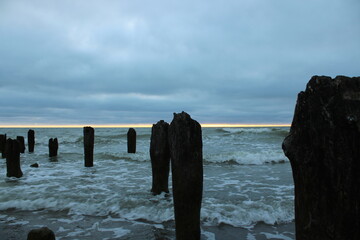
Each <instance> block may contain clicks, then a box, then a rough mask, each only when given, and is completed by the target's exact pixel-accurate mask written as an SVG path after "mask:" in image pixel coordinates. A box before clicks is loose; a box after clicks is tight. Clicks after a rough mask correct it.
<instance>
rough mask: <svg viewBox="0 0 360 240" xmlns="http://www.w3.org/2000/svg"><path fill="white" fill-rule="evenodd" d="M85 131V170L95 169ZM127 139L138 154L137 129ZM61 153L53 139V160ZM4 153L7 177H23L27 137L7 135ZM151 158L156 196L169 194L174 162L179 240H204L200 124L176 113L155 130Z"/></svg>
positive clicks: (90, 135) (0, 143)
mask: <svg viewBox="0 0 360 240" xmlns="http://www.w3.org/2000/svg"><path fill="white" fill-rule="evenodd" d="M83 130H84V161H85V167H92V166H93V161H94V135H95V131H94V128H92V127H84V129H83ZM34 136H35V133H34V131H33V130H29V132H28V145H29V152H33V151H34V143H35V138H34ZM4 139H5V140H4ZM127 139H128V153H135V152H136V131H135V129H133V128H130V129H129V131H128V133H127ZM4 146H5V148H4ZM57 149H58V141H57V138H55V139H52V138H51V139H50V140H49V156H50V157H53V156H56V155H57ZM0 150H1V151H2V153H3V154H5V157H6V164H7V176H8V177H17V178H19V177H21V176H22V175H23V173H22V171H21V167H20V152H21V153H23V152H24V151H25V143H24V137H17V139H16V140H12V139H10V138H9V139H7V140H6V135H0ZM3 156H4V155H3ZM150 158H151V167H152V188H151V192H152V193H153V194H154V195H158V194H161V193H162V192H165V193H168V192H169V188H168V178H169V171H170V161H171V171H172V184H173V188H172V190H173V200H174V210H175V211H174V212H175V227H176V239H177V240H183V239H184V240H185V239H186V240H192V239H194V240H195V239H196V240H198V239H200V209H201V201H202V190H203V162H202V133H201V126H200V124H199V123H198V122H197V121H195V120H193V119H191V117H190V115H188V114H187V113H185V112H182V113H179V114H175V113H174V119H173V121H172V122H171V124H168V123H167V122H165V121H163V120H161V121H159V122H157V123H156V124H154V125H153V127H152V130H151V141H150Z"/></svg>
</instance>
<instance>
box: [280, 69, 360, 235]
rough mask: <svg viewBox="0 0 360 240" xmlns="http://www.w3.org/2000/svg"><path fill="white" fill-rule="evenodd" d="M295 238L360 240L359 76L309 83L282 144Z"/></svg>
mask: <svg viewBox="0 0 360 240" xmlns="http://www.w3.org/2000/svg"><path fill="white" fill-rule="evenodd" d="M283 150H284V153H285V155H286V156H287V157H288V158H289V160H290V162H291V167H292V170H293V178H294V184H295V226H296V239H299V240H300V239H301V240H310V239H332V240H340V239H347V240H355V239H360V77H356V78H348V77H343V76H338V77H336V78H335V79H331V78H330V77H324V76H323V77H318V76H314V77H312V78H311V80H310V81H309V83H308V84H307V86H306V90H305V91H304V92H300V93H299V95H298V99H297V103H296V108H295V114H294V118H293V122H292V125H291V129H290V133H289V135H288V136H287V137H286V138H285V140H284V142H283Z"/></svg>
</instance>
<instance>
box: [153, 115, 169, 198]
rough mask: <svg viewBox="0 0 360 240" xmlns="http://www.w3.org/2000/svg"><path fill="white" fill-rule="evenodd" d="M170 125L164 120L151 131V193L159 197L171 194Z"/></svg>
mask: <svg viewBox="0 0 360 240" xmlns="http://www.w3.org/2000/svg"><path fill="white" fill-rule="evenodd" d="M168 129H169V124H168V123H167V122H164V121H163V120H161V121H159V122H157V123H156V124H153V126H152V129H151V141H150V158H151V168H152V188H151V192H152V193H153V194H154V195H158V194H160V193H161V192H166V193H168V192H169V186H168V185H169V184H168V182H169V169H170V149H169V138H168Z"/></svg>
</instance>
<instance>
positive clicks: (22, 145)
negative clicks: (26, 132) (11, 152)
mask: <svg viewBox="0 0 360 240" xmlns="http://www.w3.org/2000/svg"><path fill="white" fill-rule="evenodd" d="M16 140H18V142H19V146H20V153H25V139H24V137H23V136H17V137H16Z"/></svg>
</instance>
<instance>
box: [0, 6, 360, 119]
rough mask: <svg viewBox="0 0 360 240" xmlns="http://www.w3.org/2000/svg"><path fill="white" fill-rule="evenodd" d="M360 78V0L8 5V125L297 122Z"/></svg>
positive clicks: (4, 21)
mask: <svg viewBox="0 0 360 240" xmlns="http://www.w3.org/2000/svg"><path fill="white" fill-rule="evenodd" d="M313 75H328V76H331V77H335V76H336V75H347V76H359V75H360V1H359V0H301V1H300V0H207V1H201V0H200V1H194V0H191V1H190V0H181V1H175V0H160V1H158V0H153V1H147V0H118V1H115V0H114V1H111V0H106V1H104V0H102V1H100V0H99V1H91V0H61V1H55V0H54V1H51V0H43V1H41V0H32V1H28V0H0V103H1V104H0V124H121V123H154V122H157V121H158V120H160V119H164V120H166V121H171V120H172V113H173V112H180V111H186V112H188V113H189V114H190V115H191V116H192V117H193V118H194V119H196V120H198V121H199V122H201V123H220V122H221V123H291V121H292V116H293V112H294V106H295V102H296V98H297V94H298V92H300V91H302V90H304V89H305V85H306V83H307V82H308V80H309V79H310V78H311V76H313Z"/></svg>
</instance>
